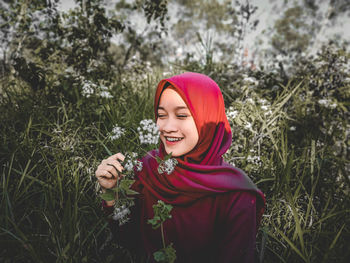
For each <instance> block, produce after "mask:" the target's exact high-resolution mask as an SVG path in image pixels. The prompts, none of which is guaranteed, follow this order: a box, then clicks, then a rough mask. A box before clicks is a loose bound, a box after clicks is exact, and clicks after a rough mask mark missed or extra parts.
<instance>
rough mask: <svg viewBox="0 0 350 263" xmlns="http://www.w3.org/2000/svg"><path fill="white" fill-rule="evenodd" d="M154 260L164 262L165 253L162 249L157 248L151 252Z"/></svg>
mask: <svg viewBox="0 0 350 263" xmlns="http://www.w3.org/2000/svg"><path fill="white" fill-rule="evenodd" d="M153 256H154V260H155V261H157V262H165V260H166V254H165V252H164V251H163V250H159V251H156V252H154V253H153Z"/></svg>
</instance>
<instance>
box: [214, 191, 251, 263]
mask: <svg viewBox="0 0 350 263" xmlns="http://www.w3.org/2000/svg"><path fill="white" fill-rule="evenodd" d="M224 198H225V199H226V200H223V201H222V206H225V207H223V208H222V210H221V211H222V212H221V213H220V218H219V221H218V222H219V224H218V228H219V229H220V231H218V233H220V234H219V235H218V236H217V238H218V240H219V247H218V261H217V262H240V263H252V262H254V260H255V259H254V252H255V251H254V250H255V240H256V231H257V230H256V196H255V194H253V193H250V192H244V191H238V192H233V193H230V194H228V195H225V196H224Z"/></svg>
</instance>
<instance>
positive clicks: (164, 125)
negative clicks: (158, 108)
mask: <svg viewBox="0 0 350 263" xmlns="http://www.w3.org/2000/svg"><path fill="white" fill-rule="evenodd" d="M157 124H158V126H159V131H160V132H164V133H171V132H176V131H177V130H178V128H177V124H176V121H174V120H173V119H172V118H171V117H170V118H167V119H164V120H160V119H158V121H157Z"/></svg>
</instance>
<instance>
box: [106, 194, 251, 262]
mask: <svg viewBox="0 0 350 263" xmlns="http://www.w3.org/2000/svg"><path fill="white" fill-rule="evenodd" d="M138 190H139V191H140V192H141V195H139V196H138V199H137V200H136V205H135V206H134V207H132V214H131V221H130V222H129V223H126V224H125V225H123V226H122V227H118V226H117V223H115V224H114V221H110V222H111V224H112V225H113V229H114V231H115V233H114V234H115V236H116V238H117V240H118V243H119V244H121V245H122V246H125V247H126V248H129V249H131V250H134V252H135V251H136V252H137V253H140V254H144V253H147V254H148V256H149V258H150V259H151V262H154V261H153V252H155V251H157V250H159V249H161V248H162V240H161V233H160V229H155V230H153V229H152V227H151V225H149V224H147V220H148V219H151V218H153V209H152V205H153V204H155V203H157V199H156V198H154V197H153V195H152V194H150V193H149V192H148V191H147V189H145V188H143V189H138ZM105 209H106V210H108V209H110V208H108V207H105ZM140 213H142V214H143V215H144V217H142V218H140ZM171 215H172V218H171V219H169V220H167V221H165V223H164V232H165V241H166V244H169V243H171V242H172V243H173V244H174V248H175V250H176V256H177V260H176V262H180V263H189V262H202V263H205V262H208V263H209V262H210V263H212V262H219V263H221V262H223V263H224V262H242V263H244V262H254V249H255V237H256V195H255V194H254V193H251V192H248V191H234V192H228V193H223V194H214V195H211V196H206V197H204V198H201V199H199V200H197V201H196V202H194V203H192V204H191V205H189V206H179V205H176V206H174V207H173V210H172V211H171Z"/></svg>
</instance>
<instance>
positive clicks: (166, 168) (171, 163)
mask: <svg viewBox="0 0 350 263" xmlns="http://www.w3.org/2000/svg"><path fill="white" fill-rule="evenodd" d="M177 163H178V161H177V160H176V159H174V158H170V159H168V160H164V161H162V162H160V163H159V166H158V173H160V174H162V173H166V174H168V175H169V174H171V173H172V172H173V171H174V170H175V166H176V165H177Z"/></svg>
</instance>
